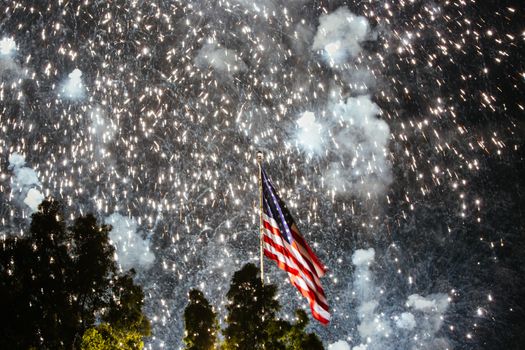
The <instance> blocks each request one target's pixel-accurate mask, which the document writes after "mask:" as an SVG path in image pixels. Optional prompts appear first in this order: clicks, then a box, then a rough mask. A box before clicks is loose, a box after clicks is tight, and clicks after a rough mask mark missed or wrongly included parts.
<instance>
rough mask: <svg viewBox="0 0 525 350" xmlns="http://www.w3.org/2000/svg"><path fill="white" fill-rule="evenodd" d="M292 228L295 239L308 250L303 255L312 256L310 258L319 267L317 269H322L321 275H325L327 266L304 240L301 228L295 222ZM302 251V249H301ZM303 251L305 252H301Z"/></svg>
mask: <svg viewBox="0 0 525 350" xmlns="http://www.w3.org/2000/svg"><path fill="white" fill-rule="evenodd" d="M291 229H292V237H293V239H294V240H295V241H296V242H298V243H299V245H300V246H301V247H302V248H304V250H306V252H304V254H303V255H305V254H307V255H308V257H309V258H310V259H309V260H312V261H313V262H314V263H315V265H316V266H317V267H318V269H316V270H320V271H318V272H320V277H321V276H323V275H324V274H325V272H326V267H325V266H324V265H323V263H322V262H321V261H320V260H319V258H318V257H317V255H315V253H314V252H313V250H312V249H311V248H310V246H309V245H308V244H307V243H306V241H305V240H304V238H303V236H301V234H300V233H299V229H298V228H297V226H296V225H295V224H293V225H292V227H291ZM300 251H301V250H300ZM301 253H303V252H301Z"/></svg>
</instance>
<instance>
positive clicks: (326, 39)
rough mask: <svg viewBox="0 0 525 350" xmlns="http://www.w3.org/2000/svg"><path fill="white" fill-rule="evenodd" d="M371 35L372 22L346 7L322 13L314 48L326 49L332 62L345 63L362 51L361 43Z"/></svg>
mask: <svg viewBox="0 0 525 350" xmlns="http://www.w3.org/2000/svg"><path fill="white" fill-rule="evenodd" d="M369 36H370V24H369V23H368V20H367V19H366V18H365V17H362V16H356V15H355V14H353V13H352V12H350V11H349V10H348V9H347V8H346V7H340V8H338V9H337V10H336V11H335V12H333V13H330V14H325V15H322V16H321V17H320V18H319V27H318V28H317V33H316V34H315V37H314V42H313V44H312V49H313V50H324V52H325V54H326V55H327V58H328V60H329V62H330V63H331V64H341V63H344V62H345V61H346V60H347V59H349V58H354V57H356V56H357V55H359V53H360V52H361V50H362V49H361V43H362V42H363V41H365V40H367V39H368V38H369Z"/></svg>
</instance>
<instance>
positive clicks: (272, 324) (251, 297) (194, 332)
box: [184, 264, 323, 350]
mask: <svg viewBox="0 0 525 350" xmlns="http://www.w3.org/2000/svg"><path fill="white" fill-rule="evenodd" d="M258 271H259V270H258V269H257V267H256V266H255V265H253V264H246V265H244V266H243V267H242V268H241V269H240V270H239V271H237V272H235V273H234V275H233V278H232V281H231V285H230V289H229V291H228V293H227V294H226V297H227V298H228V304H227V306H226V310H227V312H228V314H227V318H226V320H225V324H226V327H225V328H224V329H223V330H222V334H223V337H224V340H223V342H222V343H221V344H218V342H217V338H216V336H215V334H216V330H217V329H216V328H215V326H212V325H216V322H217V321H216V314H215V313H214V312H213V311H212V308H211V306H210V304H209V302H208V301H207V300H206V299H205V298H204V295H203V294H202V292H200V291H197V290H193V291H192V292H190V301H189V303H188V306H187V307H186V310H185V312H184V320H185V322H186V338H185V343H186V349H187V350H194V349H206V350H207V349H221V350H233V349H236V350H257V349H266V350H303V349H308V350H322V349H323V344H322V342H321V341H320V340H319V338H318V337H317V336H316V335H315V334H313V333H307V332H306V327H307V325H308V317H307V315H306V313H305V312H304V311H303V310H297V311H296V319H297V321H296V322H295V323H294V324H292V323H290V322H288V321H285V320H282V319H278V318H277V316H276V315H277V313H278V311H279V310H280V305H279V302H278V301H277V298H276V293H277V287H276V286H275V285H273V284H263V283H262V282H261V279H260V277H259V276H258ZM195 339H199V341H200V343H199V344H205V345H200V346H202V347H199V345H196V344H197V342H196V340H195Z"/></svg>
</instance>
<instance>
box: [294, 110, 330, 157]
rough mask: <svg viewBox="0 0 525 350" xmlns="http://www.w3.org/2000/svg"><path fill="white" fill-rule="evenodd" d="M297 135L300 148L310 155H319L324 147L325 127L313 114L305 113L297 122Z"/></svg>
mask: <svg viewBox="0 0 525 350" xmlns="http://www.w3.org/2000/svg"><path fill="white" fill-rule="evenodd" d="M297 126H298V127H299V129H298V132H297V134H296V138H297V141H298V142H299V144H300V146H301V147H302V148H303V149H304V150H305V151H307V152H308V153H314V152H315V153H318V152H320V151H321V150H322V146H323V141H324V140H323V126H322V125H321V124H320V123H319V122H317V121H316V120H315V115H314V114H313V113H312V112H304V113H303V114H302V116H301V118H299V119H298V120H297Z"/></svg>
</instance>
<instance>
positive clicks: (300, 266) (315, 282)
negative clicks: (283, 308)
mask: <svg viewBox="0 0 525 350" xmlns="http://www.w3.org/2000/svg"><path fill="white" fill-rule="evenodd" d="M263 240H264V242H265V243H267V244H269V245H271V246H272V247H273V248H274V249H275V250H276V251H278V252H279V253H281V254H282V255H283V256H284V257H285V258H288V259H290V260H291V261H292V262H293V263H294V264H295V265H296V266H297V268H298V269H300V270H301V272H302V273H303V274H305V275H307V276H306V277H308V279H309V280H311V281H312V284H313V285H314V286H315V288H316V289H317V292H318V293H319V294H321V295H322V296H323V297H324V296H325V295H324V291H323V288H322V287H321V285H320V281H319V279H318V278H317V276H315V275H314V274H312V273H311V272H310V271H308V270H307V269H306V268H305V267H304V266H303V264H302V263H300V262H299V261H298V260H297V259H296V258H295V257H294V256H293V255H291V254H290V253H289V251H288V250H287V249H286V248H285V247H283V246H281V245H278V244H277V243H275V242H274V241H273V240H272V239H271V238H270V237H268V236H267V235H264V239H263ZM283 270H284V269H283ZM285 271H287V270H285ZM296 271H297V270H296ZM294 275H298V276H299V274H298V273H294Z"/></svg>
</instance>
